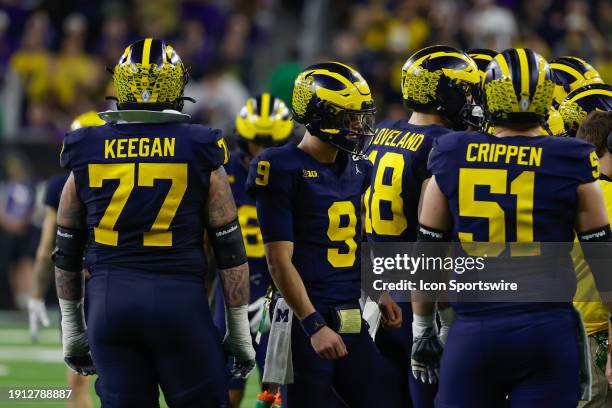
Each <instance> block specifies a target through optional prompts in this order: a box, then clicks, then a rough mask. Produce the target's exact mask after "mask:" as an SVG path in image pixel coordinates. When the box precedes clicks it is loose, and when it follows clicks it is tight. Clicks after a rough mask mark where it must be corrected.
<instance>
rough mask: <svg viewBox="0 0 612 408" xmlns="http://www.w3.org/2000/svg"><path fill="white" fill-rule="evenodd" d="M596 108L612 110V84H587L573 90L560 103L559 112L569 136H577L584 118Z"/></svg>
mask: <svg viewBox="0 0 612 408" xmlns="http://www.w3.org/2000/svg"><path fill="white" fill-rule="evenodd" d="M594 110H601V111H610V110H612V86H610V85H607V84H592V85H585V86H583V87H580V88H578V89H575V90H573V91H572V92H570V93H569V94H568V95H567V96H566V97H565V99H564V100H563V102H561V105H559V113H560V114H561V117H562V118H563V124H564V125H565V130H566V131H567V136H572V137H575V136H576V132H578V128H579V127H580V125H581V124H582V122H583V121H584V119H585V118H586V117H587V115H588V114H589V113H590V112H592V111H594Z"/></svg>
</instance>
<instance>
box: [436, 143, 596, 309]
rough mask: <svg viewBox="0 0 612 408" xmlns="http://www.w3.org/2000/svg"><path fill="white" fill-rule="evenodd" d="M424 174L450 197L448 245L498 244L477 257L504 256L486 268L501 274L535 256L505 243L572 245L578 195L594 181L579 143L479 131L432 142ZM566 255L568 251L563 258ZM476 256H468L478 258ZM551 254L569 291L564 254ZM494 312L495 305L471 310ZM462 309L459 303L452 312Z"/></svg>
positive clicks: (592, 163) (590, 159) (591, 159)
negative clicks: (497, 269) (492, 267)
mask: <svg viewBox="0 0 612 408" xmlns="http://www.w3.org/2000/svg"><path fill="white" fill-rule="evenodd" d="M429 169H430V171H431V172H432V174H433V175H434V176H435V178H436V182H437V184H438V186H439V187H440V190H441V191H442V192H443V193H444V195H445V196H446V197H447V198H448V202H449V208H450V212H451V214H452V222H453V236H454V239H455V240H457V241H460V242H479V241H480V242H495V243H501V244H498V245H493V246H488V247H487V248H483V247H482V246H481V247H480V248H481V249H479V250H477V251H476V252H480V251H481V250H484V251H485V252H486V254H487V256H489V257H491V256H493V257H502V258H499V262H497V261H495V259H497V258H494V259H490V261H489V262H495V265H497V267H502V268H503V267H504V265H506V266H507V267H508V268H512V265H518V263H520V262H527V263H526V264H523V265H528V266H529V265H531V263H533V262H535V261H536V259H535V258H532V260H531V261H530V260H529V258H525V257H531V256H533V255H539V254H540V249H539V248H540V247H539V246H537V245H536V246H534V247H533V249H532V250H529V251H527V252H525V250H524V246H523V247H522V248H523V249H521V250H518V249H517V248H516V247H514V248H513V247H512V246H511V245H505V244H503V243H506V242H571V241H573V239H574V221H575V219H576V210H577V205H578V203H577V194H576V190H577V188H578V186H579V185H580V184H582V183H589V182H593V181H595V180H596V179H597V177H598V176H599V162H598V160H597V157H596V155H595V152H594V147H593V146H592V145H590V144H588V143H586V142H584V141H582V140H578V139H574V138H553V137H548V136H537V137H528V136H512V137H502V138H498V137H495V136H493V135H490V134H488V133H483V132H463V133H449V134H447V135H444V136H442V137H440V138H438V140H437V141H436V143H434V147H433V150H432V153H431V155H430V159H429ZM464 248H468V247H465V246H464ZM473 249H474V248H473V247H472V252H474V251H473ZM569 249H571V245H568V252H569ZM468 252H469V251H468ZM476 252H475V253H470V255H475V256H482V255H483V253H476ZM556 255H557V256H558V262H559V265H560V267H562V268H563V269H562V270H563V271H566V272H567V276H570V275H571V276H573V279H574V285H575V276H574V272H573V265H572V263H571V258H570V256H569V253H567V254H564V253H559V254H556ZM507 256H510V257H511V258H509V259H508V258H506V257H507ZM530 262H531V263H530ZM489 264H490V263H489ZM533 267H534V268H536V266H535V264H534V266H533ZM564 276H565V275H564ZM466 277H467V274H466ZM497 307H500V305H499V304H486V305H484V304H481V305H479V306H470V308H471V309H476V308H480V309H491V308H497ZM466 308H467V306H466V305H465V304H462V305H457V307H456V308H455V309H456V310H462V309H466Z"/></svg>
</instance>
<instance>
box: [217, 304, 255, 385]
mask: <svg viewBox="0 0 612 408" xmlns="http://www.w3.org/2000/svg"><path fill="white" fill-rule="evenodd" d="M225 319H226V321H225V324H226V327H227V332H226V334H225V339H224V340H223V346H224V348H225V351H226V352H227V353H228V354H229V355H230V356H233V357H234V365H233V367H232V369H231V370H230V371H231V374H232V377H234V378H247V377H248V376H249V374H250V373H251V371H252V370H253V368H255V349H254V348H253V343H252V340H251V332H250V330H249V312H248V305H242V306H238V307H228V308H227V310H226V313H225Z"/></svg>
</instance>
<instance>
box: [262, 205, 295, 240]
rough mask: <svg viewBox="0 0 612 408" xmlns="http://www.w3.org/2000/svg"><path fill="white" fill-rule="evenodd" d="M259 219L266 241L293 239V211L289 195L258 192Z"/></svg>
mask: <svg viewBox="0 0 612 408" xmlns="http://www.w3.org/2000/svg"><path fill="white" fill-rule="evenodd" d="M257 219H258V220H259V227H260V229H261V235H262V237H263V241H264V243H268V242H274V241H293V212H292V208H291V203H290V201H289V199H288V197H286V196H285V197H284V198H283V197H275V196H273V195H271V194H265V193H262V194H258V196H257Z"/></svg>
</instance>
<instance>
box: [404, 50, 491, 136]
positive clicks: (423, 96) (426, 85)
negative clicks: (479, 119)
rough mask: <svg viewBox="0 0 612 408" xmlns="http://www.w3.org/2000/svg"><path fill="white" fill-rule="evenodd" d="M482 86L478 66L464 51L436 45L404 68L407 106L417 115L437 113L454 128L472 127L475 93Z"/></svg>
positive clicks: (414, 57) (410, 61) (414, 58)
mask: <svg viewBox="0 0 612 408" xmlns="http://www.w3.org/2000/svg"><path fill="white" fill-rule="evenodd" d="M479 82H480V77H479V76H478V67H477V66H476V63H475V62H474V61H473V60H472V59H471V58H470V57H469V56H468V55H467V54H466V53H464V52H463V51H460V50H458V49H456V48H453V47H448V46H444V45H434V46H432V47H427V48H423V49H422V50H420V51H417V52H416V53H414V54H413V55H412V56H411V57H410V58H408V60H406V62H405V63H404V66H403V67H402V97H403V100H404V106H406V107H407V108H409V109H414V110H416V111H435V112H437V113H439V114H440V115H442V116H443V117H444V118H446V119H447V120H448V121H449V122H450V123H451V125H452V126H453V128H455V129H465V128H466V127H467V125H468V124H469V125H472V126H476V127H478V126H480V123H472V120H471V118H472V110H473V108H474V107H475V105H474V104H473V103H472V100H473V98H474V90H475V89H476V86H477V85H478V83H479Z"/></svg>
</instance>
